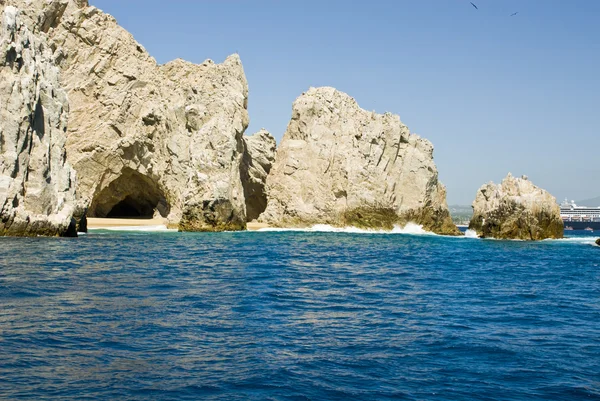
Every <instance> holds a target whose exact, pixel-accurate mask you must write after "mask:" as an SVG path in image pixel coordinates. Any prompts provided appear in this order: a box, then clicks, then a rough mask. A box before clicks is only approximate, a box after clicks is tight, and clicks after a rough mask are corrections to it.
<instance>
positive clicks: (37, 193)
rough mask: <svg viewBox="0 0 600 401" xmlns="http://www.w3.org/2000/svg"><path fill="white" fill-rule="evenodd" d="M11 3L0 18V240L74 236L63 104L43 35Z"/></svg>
mask: <svg viewBox="0 0 600 401" xmlns="http://www.w3.org/2000/svg"><path fill="white" fill-rule="evenodd" d="M37 17H38V15H37V14H35V15H34V16H32V15H31V14H28V13H26V12H23V13H22V12H21V11H20V10H19V9H17V8H15V7H13V6H5V7H3V9H2V19H1V21H0V35H1V38H0V235H16V236H35V235H52V236H54V235H63V236H64V235H76V231H75V226H74V220H73V218H72V216H73V212H74V209H75V173H74V171H73V170H72V169H71V167H70V166H69V164H68V163H67V162H66V160H65V146H64V145H65V140H66V136H65V131H66V127H67V116H68V102H67V96H66V94H65V91H63V90H62V89H61V87H60V84H59V71H58V68H57V67H55V65H54V63H53V62H54V60H53V52H52V50H51V48H50V47H49V46H48V44H47V38H46V35H45V34H44V33H43V32H40V31H39V30H36V29H30V28H29V27H28V23H29V21H31V20H32V19H35V20H36V21H37Z"/></svg>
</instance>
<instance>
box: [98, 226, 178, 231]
mask: <svg viewBox="0 0 600 401" xmlns="http://www.w3.org/2000/svg"><path fill="white" fill-rule="evenodd" d="M88 230H89V231H96V230H106V231H139V232H177V231H178V230H177V229H176V228H175V229H172V228H167V226H165V225H157V226H121V227H94V228H88Z"/></svg>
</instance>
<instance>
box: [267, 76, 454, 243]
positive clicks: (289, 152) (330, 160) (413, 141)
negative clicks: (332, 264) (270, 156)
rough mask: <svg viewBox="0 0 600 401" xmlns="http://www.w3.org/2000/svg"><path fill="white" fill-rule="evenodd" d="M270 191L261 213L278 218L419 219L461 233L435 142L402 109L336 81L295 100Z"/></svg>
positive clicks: (385, 224)
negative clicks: (380, 104)
mask: <svg viewBox="0 0 600 401" xmlns="http://www.w3.org/2000/svg"><path fill="white" fill-rule="evenodd" d="M267 194H268V205H267V209H266V210H265V212H264V213H263V214H262V216H261V218H260V220H261V221H264V222H266V223H269V224H272V225H276V226H308V225H312V224H320V223H324V224H333V225H355V226H359V227H367V228H392V227H393V226H394V225H396V224H400V225H401V224H405V223H407V222H414V223H417V224H421V225H423V226H424V228H426V229H428V230H431V231H434V232H437V233H443V234H458V230H457V228H456V226H455V225H454V224H452V221H451V219H450V215H449V212H448V206H447V204H446V191H445V188H444V186H443V185H442V184H441V183H440V182H439V181H438V173H437V169H436V166H435V164H434V162H433V146H432V145H431V143H430V142H429V141H427V140H425V139H423V138H420V137H419V136H418V135H415V134H411V133H410V132H409V130H408V128H407V127H406V126H405V125H404V124H403V123H402V122H401V121H400V117H399V116H397V115H394V114H391V113H385V114H377V113H375V112H370V111H366V110H363V109H361V108H360V107H359V106H358V104H357V103H356V101H355V100H354V99H353V98H352V97H350V96H349V95H347V94H345V93H343V92H340V91H338V90H336V89H335V88H331V87H323V88H310V89H309V90H308V91H307V92H305V93H303V94H302V95H301V96H300V97H298V99H296V101H295V102H294V104H293V107H292V118H291V121H290V122H289V124H288V127H287V130H286V132H285V134H284V136H283V140H282V142H281V144H280V145H279V147H278V149H277V156H276V160H275V164H274V165H273V168H272V171H271V173H270V174H269V177H268V179H267Z"/></svg>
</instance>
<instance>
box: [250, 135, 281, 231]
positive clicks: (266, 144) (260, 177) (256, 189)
mask: <svg viewBox="0 0 600 401" xmlns="http://www.w3.org/2000/svg"><path fill="white" fill-rule="evenodd" d="M276 145H277V144H276V142H275V138H273V136H272V135H271V134H270V133H269V132H268V131H267V130H265V129H261V130H260V131H259V132H257V133H255V134H254V135H252V136H246V137H244V157H243V159H242V166H241V169H242V170H241V178H242V184H243V186H244V198H245V200H246V219H247V221H252V220H255V219H256V218H258V216H260V214H261V213H262V212H263V211H264V210H265V208H266V207H267V194H266V190H265V185H266V181H267V176H268V175H269V171H271V166H272V165H273V162H274V161H275V148H276Z"/></svg>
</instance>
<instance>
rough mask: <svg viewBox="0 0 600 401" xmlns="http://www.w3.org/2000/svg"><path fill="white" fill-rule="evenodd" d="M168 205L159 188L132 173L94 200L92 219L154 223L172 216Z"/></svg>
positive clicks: (148, 180) (142, 176)
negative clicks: (144, 220) (125, 219)
mask: <svg viewBox="0 0 600 401" xmlns="http://www.w3.org/2000/svg"><path fill="white" fill-rule="evenodd" d="M169 209H170V207H169V204H168V202H167V200H166V198H165V196H164V194H163V192H162V191H161V189H160V188H159V186H158V184H157V183H156V182H155V181H154V180H152V179H151V178H150V177H148V176H145V175H143V174H140V173H138V172H137V171H135V170H132V169H125V170H123V172H122V174H121V176H119V178H117V179H116V180H114V181H113V182H111V183H110V185H109V186H108V187H106V188H104V189H103V190H102V191H100V193H98V194H97V195H95V196H94V199H93V200H92V204H91V206H90V209H89V213H88V216H89V217H108V218H131V219H151V218H152V217H154V216H155V215H156V214H157V213H158V214H160V216H161V217H167V215H168V214H169Z"/></svg>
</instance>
